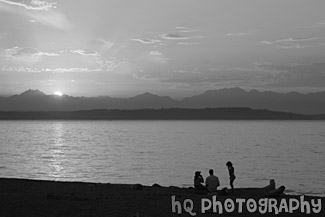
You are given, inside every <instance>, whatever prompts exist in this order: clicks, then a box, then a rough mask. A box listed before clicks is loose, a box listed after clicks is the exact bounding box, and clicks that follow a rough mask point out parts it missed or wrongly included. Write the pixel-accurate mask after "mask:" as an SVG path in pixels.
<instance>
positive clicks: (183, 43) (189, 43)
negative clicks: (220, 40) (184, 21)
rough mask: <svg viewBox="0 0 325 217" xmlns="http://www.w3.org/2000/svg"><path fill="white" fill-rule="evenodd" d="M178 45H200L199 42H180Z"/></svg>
mask: <svg viewBox="0 0 325 217" xmlns="http://www.w3.org/2000/svg"><path fill="white" fill-rule="evenodd" d="M177 44H178V45H198V44H200V43H198V42H178V43H177Z"/></svg>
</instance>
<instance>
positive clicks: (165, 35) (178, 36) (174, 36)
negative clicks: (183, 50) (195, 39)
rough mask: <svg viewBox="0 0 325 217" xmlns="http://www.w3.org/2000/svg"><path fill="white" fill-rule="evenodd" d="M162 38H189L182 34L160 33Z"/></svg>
mask: <svg viewBox="0 0 325 217" xmlns="http://www.w3.org/2000/svg"><path fill="white" fill-rule="evenodd" d="M160 37H161V38H163V39H167V40H187V39H189V38H188V37H185V36H181V35H178V34H162V35H160Z"/></svg>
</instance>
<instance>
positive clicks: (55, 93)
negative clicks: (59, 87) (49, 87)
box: [54, 91, 63, 96]
mask: <svg viewBox="0 0 325 217" xmlns="http://www.w3.org/2000/svg"><path fill="white" fill-rule="evenodd" d="M54 95H56V96H62V95H63V93H62V92H61V91H55V92H54Z"/></svg>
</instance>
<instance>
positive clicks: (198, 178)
mask: <svg viewBox="0 0 325 217" xmlns="http://www.w3.org/2000/svg"><path fill="white" fill-rule="evenodd" d="M202 183H204V179H203V176H202V175H201V172H200V171H196V172H195V176H194V188H195V190H206V187H205V186H204V185H203V184H202Z"/></svg>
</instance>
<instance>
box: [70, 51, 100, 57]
mask: <svg viewBox="0 0 325 217" xmlns="http://www.w3.org/2000/svg"><path fill="white" fill-rule="evenodd" d="M70 52H71V53H75V54H80V55H82V56H94V57H98V56H100V53H98V52H97V51H85V50H81V49H79V50H70Z"/></svg>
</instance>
